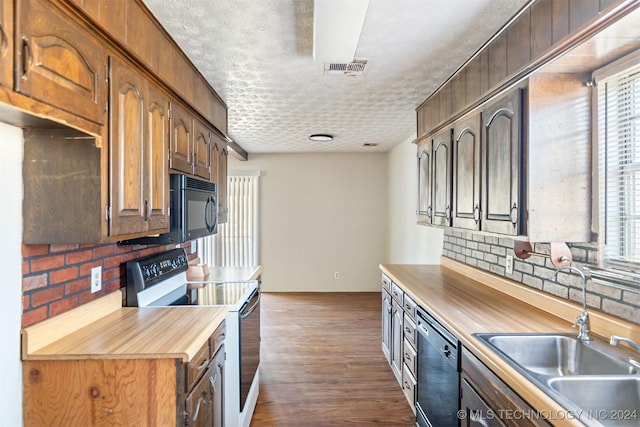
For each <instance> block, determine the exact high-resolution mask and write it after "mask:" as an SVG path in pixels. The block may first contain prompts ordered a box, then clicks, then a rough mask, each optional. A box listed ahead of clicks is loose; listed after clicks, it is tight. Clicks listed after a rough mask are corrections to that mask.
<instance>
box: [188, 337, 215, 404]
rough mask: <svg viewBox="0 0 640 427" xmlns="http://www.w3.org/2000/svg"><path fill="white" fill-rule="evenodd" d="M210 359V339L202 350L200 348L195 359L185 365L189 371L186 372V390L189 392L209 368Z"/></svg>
mask: <svg viewBox="0 0 640 427" xmlns="http://www.w3.org/2000/svg"><path fill="white" fill-rule="evenodd" d="M210 361H211V352H210V349H209V341H207V342H206V343H205V344H204V345H203V346H202V347H201V348H200V350H198V352H197V353H196V355H195V356H194V357H193V359H191V361H190V362H189V363H187V364H186V365H185V369H186V371H187V372H186V374H185V380H186V381H185V389H184V391H185V392H188V391H189V390H191V388H193V386H194V385H195V383H196V381H198V379H199V378H200V377H201V376H202V374H204V372H205V371H206V370H207V366H208V365H209V362H210Z"/></svg>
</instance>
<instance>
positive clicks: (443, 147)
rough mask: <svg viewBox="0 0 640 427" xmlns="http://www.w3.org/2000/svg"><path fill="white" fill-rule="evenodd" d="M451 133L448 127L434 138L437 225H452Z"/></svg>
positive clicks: (434, 198) (434, 199) (434, 191)
mask: <svg viewBox="0 0 640 427" xmlns="http://www.w3.org/2000/svg"><path fill="white" fill-rule="evenodd" d="M451 134H452V131H451V130H450V129H447V130H446V131H444V132H441V133H440V134H438V135H436V136H435V137H434V138H433V194H432V209H433V217H432V223H433V224H436V225H446V226H449V225H451V197H452V185H451V184H452V179H453V174H452V173H451V169H452V166H453V163H452V160H453V154H452V152H451Z"/></svg>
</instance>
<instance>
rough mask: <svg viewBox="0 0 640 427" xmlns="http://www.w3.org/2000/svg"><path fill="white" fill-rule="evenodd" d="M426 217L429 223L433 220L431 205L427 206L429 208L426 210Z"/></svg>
mask: <svg viewBox="0 0 640 427" xmlns="http://www.w3.org/2000/svg"><path fill="white" fill-rule="evenodd" d="M427 217H428V218H429V221H431V220H432V219H433V218H432V217H431V205H429V207H428V208H427Z"/></svg>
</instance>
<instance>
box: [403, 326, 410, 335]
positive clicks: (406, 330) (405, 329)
mask: <svg viewBox="0 0 640 427" xmlns="http://www.w3.org/2000/svg"><path fill="white" fill-rule="evenodd" d="M404 331H405V332H406V333H408V334H410V333H411V328H408V327H406V326H405V328H404Z"/></svg>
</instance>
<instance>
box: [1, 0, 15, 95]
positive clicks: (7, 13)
mask: <svg viewBox="0 0 640 427" xmlns="http://www.w3.org/2000/svg"><path fill="white" fill-rule="evenodd" d="M0 86H3V87H6V88H8V89H9V90H13V2H11V1H2V2H0Z"/></svg>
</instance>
